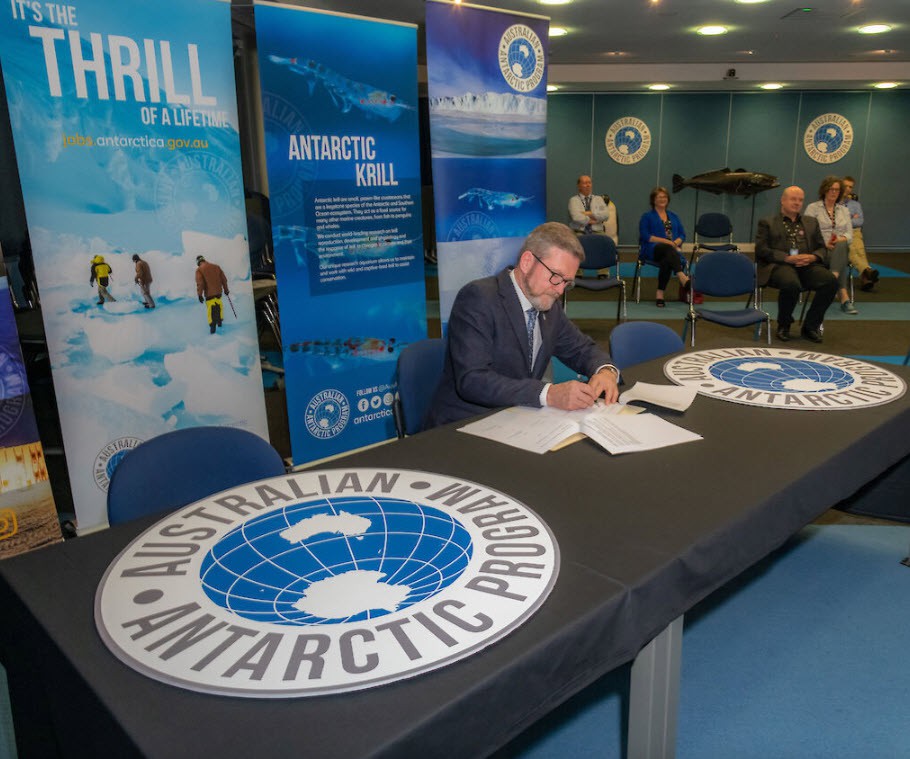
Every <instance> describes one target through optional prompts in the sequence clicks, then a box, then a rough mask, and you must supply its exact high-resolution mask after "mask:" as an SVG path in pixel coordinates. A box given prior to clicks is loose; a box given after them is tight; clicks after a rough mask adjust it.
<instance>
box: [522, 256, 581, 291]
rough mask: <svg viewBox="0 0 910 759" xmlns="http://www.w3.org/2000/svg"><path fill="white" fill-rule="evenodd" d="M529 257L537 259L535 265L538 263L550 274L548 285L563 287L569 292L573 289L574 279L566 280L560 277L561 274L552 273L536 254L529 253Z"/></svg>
mask: <svg viewBox="0 0 910 759" xmlns="http://www.w3.org/2000/svg"><path fill="white" fill-rule="evenodd" d="M531 255H532V256H534V258H536V259H537V263H539V264H540V265H541V266H543V268H544V269H546V270H547V271H548V272H550V284H551V285H554V286H556V287H558V286H559V285H565V286H566V290H571V289H572V288H573V287H575V279H574V278H573V279H566V278H565V277H564V276H562V274H560V273H559V272H556V271H553V270H552V269H551V268H550V267H549V266H547V265H546V264H545V263H544V262H543V261H541V260H540V258H539V257H538V256H537V254H536V253H531Z"/></svg>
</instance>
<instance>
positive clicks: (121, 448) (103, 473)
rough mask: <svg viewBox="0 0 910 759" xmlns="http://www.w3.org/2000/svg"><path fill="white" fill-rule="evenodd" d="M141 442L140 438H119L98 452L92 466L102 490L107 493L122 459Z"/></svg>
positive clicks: (94, 475)
mask: <svg viewBox="0 0 910 759" xmlns="http://www.w3.org/2000/svg"><path fill="white" fill-rule="evenodd" d="M141 442H142V440H140V439H139V438H138V437H118V438H117V439H116V440H111V442H110V443H108V444H107V445H105V446H104V448H102V449H101V450H100V451H98V455H97V456H95V463H94V464H92V477H93V479H94V480H95V484H96V485H97V486H98V487H99V488H100V489H101V490H103V491H104V492H105V493H106V492H107V488H108V486H109V485H110V484H111V477H112V476H113V475H114V470H115V469H116V468H117V465H118V464H119V463H120V461H121V459H123V457H124V456H126V454H127V453H129V452H130V450H131V449H133V448H135V447H136V446H137V445H139V444H140V443H141Z"/></svg>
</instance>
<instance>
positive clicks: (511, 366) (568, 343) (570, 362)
mask: <svg viewBox="0 0 910 759" xmlns="http://www.w3.org/2000/svg"><path fill="white" fill-rule="evenodd" d="M583 259H584V252H583V251H582V248H581V244H580V243H579V241H578V238H577V237H576V236H575V234H574V233H573V232H572V230H570V229H569V228H568V227H567V226H565V225H564V224H559V223H558V222H548V223H546V224H542V225H540V226H539V227H537V228H536V229H535V230H534V231H533V232H531V234H530V235H529V236H528V238H527V240H525V242H524V245H523V246H522V249H521V254H520V255H519V256H518V261H517V263H516V265H515V268H514V269H504V270H503V271H501V272H500V273H499V274H497V275H496V276H493V277H486V278H484V279H478V280H475V281H473V282H469V283H468V284H467V285H465V286H464V287H463V288H461V290H460V291H459V293H458V295H457V296H456V298H455V303H454V304H453V306H452V313H451V315H450V316H449V326H448V349H447V352H446V359H445V365H444V369H443V375H442V379H441V380H440V384H439V387H438V388H437V390H436V395H435V397H434V399H433V403H432V404H431V407H430V412H429V414H428V417H427V420H426V422H427V424H426V426H427V427H433V426H436V425H438V424H445V423H446V422H452V421H455V420H458V419H464V418H466V417H469V416H474V415H476V414H480V413H483V412H485V411H489V410H490V409H491V408H498V407H502V406H516V405H521V406H537V407H540V406H554V407H556V408H560V409H566V410H575V409H583V408H588V407H589V406H591V405H593V403H594V401H595V400H596V399H597V398H598V397H599V396H601V395H603V396H604V400H605V401H606V402H607V403H613V402H614V401H616V399H617V397H618V395H619V391H618V389H617V377H618V370H617V369H616V367H614V366H613V365H612V364H611V363H610V357H609V356H608V355H607V353H605V352H604V351H603V350H601V349H600V348H599V347H598V346H597V344H596V343H595V342H594V341H593V340H592V339H591V338H590V337H588V336H586V335H584V334H582V332H581V331H580V330H579V329H578V327H576V326H575V325H574V324H573V323H572V322H571V321H569V319H568V317H567V316H566V315H565V312H564V311H563V309H562V304H561V302H560V301H561V299H562V295H563V292H565V290H566V289H567V288H569V287H571V286H572V284H573V277H574V276H575V272H576V271H577V270H578V267H579V264H580V263H581V261H582V260H583ZM553 356H556V357H557V358H558V359H559V360H560V361H562V362H563V363H565V364H566V365H567V366H568V367H569V368H571V369H573V370H575V371H576V372H578V373H579V374H583V375H585V376H588V377H589V378H590V379H589V380H588V381H587V382H580V381H577V380H572V381H569V382H561V383H558V384H553V383H547V382H544V380H543V379H542V378H543V375H544V372H545V371H546V369H547V366H548V365H549V363H550V358H551V357H553Z"/></svg>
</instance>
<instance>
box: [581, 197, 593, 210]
mask: <svg viewBox="0 0 910 759" xmlns="http://www.w3.org/2000/svg"><path fill="white" fill-rule="evenodd" d="M581 202H582V203H584V206H585V211H590V210H591V196H590V195H585V196H584V197H583V198H582V199H581Z"/></svg>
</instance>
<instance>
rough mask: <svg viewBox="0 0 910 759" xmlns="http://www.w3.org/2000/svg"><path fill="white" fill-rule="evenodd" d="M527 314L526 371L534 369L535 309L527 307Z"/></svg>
mask: <svg viewBox="0 0 910 759" xmlns="http://www.w3.org/2000/svg"><path fill="white" fill-rule="evenodd" d="M526 313H527V315H528V371H533V370H534V326H535V325H536V324H537V309H536V308H529V309H528V310H527V311H526Z"/></svg>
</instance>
